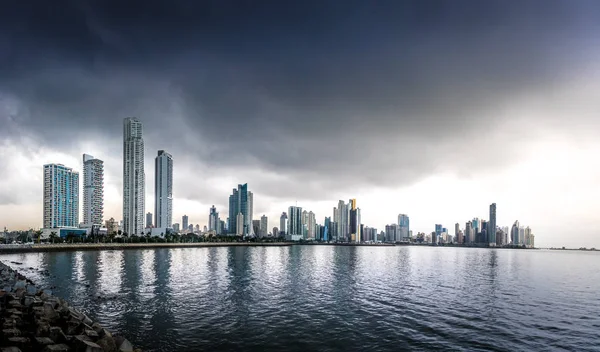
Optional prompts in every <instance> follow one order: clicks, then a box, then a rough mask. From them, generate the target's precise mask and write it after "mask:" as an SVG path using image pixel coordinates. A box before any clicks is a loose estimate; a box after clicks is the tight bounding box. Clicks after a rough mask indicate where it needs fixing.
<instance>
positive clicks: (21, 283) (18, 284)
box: [13, 280, 27, 291]
mask: <svg viewBox="0 0 600 352" xmlns="http://www.w3.org/2000/svg"><path fill="white" fill-rule="evenodd" d="M26 285H27V282H25V280H19V281H17V282H16V283H15V286H13V289H14V290H15V291H16V290H17V289H18V288H25V286H26Z"/></svg>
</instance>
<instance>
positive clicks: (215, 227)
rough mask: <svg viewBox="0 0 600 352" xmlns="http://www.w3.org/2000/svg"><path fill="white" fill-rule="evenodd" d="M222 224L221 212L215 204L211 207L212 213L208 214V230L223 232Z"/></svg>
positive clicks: (217, 232)
mask: <svg viewBox="0 0 600 352" xmlns="http://www.w3.org/2000/svg"><path fill="white" fill-rule="evenodd" d="M220 227H221V224H220V220H219V212H218V211H217V208H215V206H214V205H213V206H212V207H210V213H209V214H208V231H215V233H216V234H220V233H221V229H220Z"/></svg>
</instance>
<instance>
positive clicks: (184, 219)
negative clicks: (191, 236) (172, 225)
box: [181, 215, 188, 232]
mask: <svg viewBox="0 0 600 352" xmlns="http://www.w3.org/2000/svg"><path fill="white" fill-rule="evenodd" d="M187 229H188V216H187V215H184V216H182V217H181V230H182V231H183V232H185V231H187Z"/></svg>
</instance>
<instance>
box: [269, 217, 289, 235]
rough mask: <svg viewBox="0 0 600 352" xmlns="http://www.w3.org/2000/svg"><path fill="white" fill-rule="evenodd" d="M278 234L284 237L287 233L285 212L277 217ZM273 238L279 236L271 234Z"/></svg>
mask: <svg viewBox="0 0 600 352" xmlns="http://www.w3.org/2000/svg"><path fill="white" fill-rule="evenodd" d="M279 232H281V233H282V234H283V235H284V236H286V235H287V233H288V216H287V213H286V212H283V213H281V216H280V217H279ZM273 236H279V234H273Z"/></svg>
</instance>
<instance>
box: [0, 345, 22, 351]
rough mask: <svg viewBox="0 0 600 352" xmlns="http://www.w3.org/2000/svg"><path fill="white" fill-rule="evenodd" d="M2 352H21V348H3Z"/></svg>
mask: <svg viewBox="0 0 600 352" xmlns="http://www.w3.org/2000/svg"><path fill="white" fill-rule="evenodd" d="M0 351H1V352H21V349H20V348H19V347H15V346H12V347H2V349H0Z"/></svg>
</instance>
